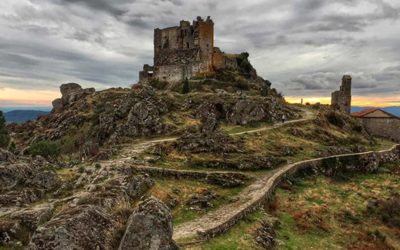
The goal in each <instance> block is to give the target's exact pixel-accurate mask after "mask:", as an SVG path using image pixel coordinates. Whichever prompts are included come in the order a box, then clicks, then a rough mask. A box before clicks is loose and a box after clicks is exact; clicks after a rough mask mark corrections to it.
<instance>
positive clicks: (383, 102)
mask: <svg viewBox="0 0 400 250" xmlns="http://www.w3.org/2000/svg"><path fill="white" fill-rule="evenodd" d="M301 98H303V103H307V102H308V103H311V104H314V103H318V102H319V103H321V104H330V103H331V97H326V96H305V97H299V96H286V97H285V99H286V101H287V102H289V103H300V102H301ZM398 105H400V96H384V97H374V96H352V106H374V107H387V106H398Z"/></svg>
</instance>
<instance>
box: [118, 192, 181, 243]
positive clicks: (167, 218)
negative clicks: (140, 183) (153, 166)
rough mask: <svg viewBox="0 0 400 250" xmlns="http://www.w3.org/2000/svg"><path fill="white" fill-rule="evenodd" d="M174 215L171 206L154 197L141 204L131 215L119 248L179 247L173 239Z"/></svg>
mask: <svg viewBox="0 0 400 250" xmlns="http://www.w3.org/2000/svg"><path fill="white" fill-rule="evenodd" d="M172 232H173V230H172V216H171V212H170V211H169V208H168V207H167V206H166V205H165V204H163V203H162V202H161V201H159V200H158V199H156V198H154V197H150V198H148V199H147V200H145V201H143V202H142V203H140V204H139V206H138V208H137V209H136V211H134V212H133V214H132V215H131V216H130V217H129V221H128V225H127V228H126V231H125V234H124V237H123V238H122V241H121V244H120V246H119V250H125V249H137V250H147V249H163V250H174V249H178V247H177V246H176V244H175V242H174V241H173V240H172Z"/></svg>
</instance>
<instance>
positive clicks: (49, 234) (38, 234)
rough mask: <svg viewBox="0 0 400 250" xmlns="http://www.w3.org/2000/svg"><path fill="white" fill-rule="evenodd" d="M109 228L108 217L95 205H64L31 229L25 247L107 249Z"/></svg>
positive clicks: (110, 231)
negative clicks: (64, 206)
mask: <svg viewBox="0 0 400 250" xmlns="http://www.w3.org/2000/svg"><path fill="white" fill-rule="evenodd" d="M113 229H114V224H113V220H112V218H111V217H110V216H109V215H108V214H107V213H106V212H105V211H104V210H103V209H102V208H100V207H98V206H93V205H82V206H77V207H72V208H66V209H64V210H63V211H61V212H60V213H59V214H57V215H56V216H55V217H54V218H53V219H51V220H50V221H49V222H47V223H45V224H43V225H42V226H40V227H39V228H38V229H37V230H36V231H35V233H34V234H33V236H32V239H31V242H30V243H29V249H31V250H39V249H43V250H45V249H46V250H69V249H71V250H72V249H99V250H100V249H111V234H112V232H113Z"/></svg>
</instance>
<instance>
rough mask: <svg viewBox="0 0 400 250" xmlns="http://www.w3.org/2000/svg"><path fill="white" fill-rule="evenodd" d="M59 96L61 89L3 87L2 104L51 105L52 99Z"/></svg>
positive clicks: (0, 103) (1, 91)
mask: <svg viewBox="0 0 400 250" xmlns="http://www.w3.org/2000/svg"><path fill="white" fill-rule="evenodd" d="M59 96H60V92H59V91H47V90H33V89H29V90H27V89H12V88H1V89H0V105H1V106H9V105H10V106H20V105H21V106H50V105H51V102H52V100H54V99H56V98H57V97H59ZM5 103H6V104H5Z"/></svg>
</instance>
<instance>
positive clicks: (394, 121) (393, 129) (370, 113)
mask: <svg viewBox="0 0 400 250" xmlns="http://www.w3.org/2000/svg"><path fill="white" fill-rule="evenodd" d="M351 115H352V116H353V117H355V118H357V119H358V120H359V121H360V122H361V123H362V124H363V125H364V127H365V129H366V130H367V132H368V133H370V134H371V135H376V136H382V137H385V138H388V139H391V140H394V141H397V142H400V118H399V117H397V116H395V115H393V114H391V113H388V112H386V111H384V110H382V109H380V108H368V109H364V110H362V111H360V112H353V113H352V114H351Z"/></svg>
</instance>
